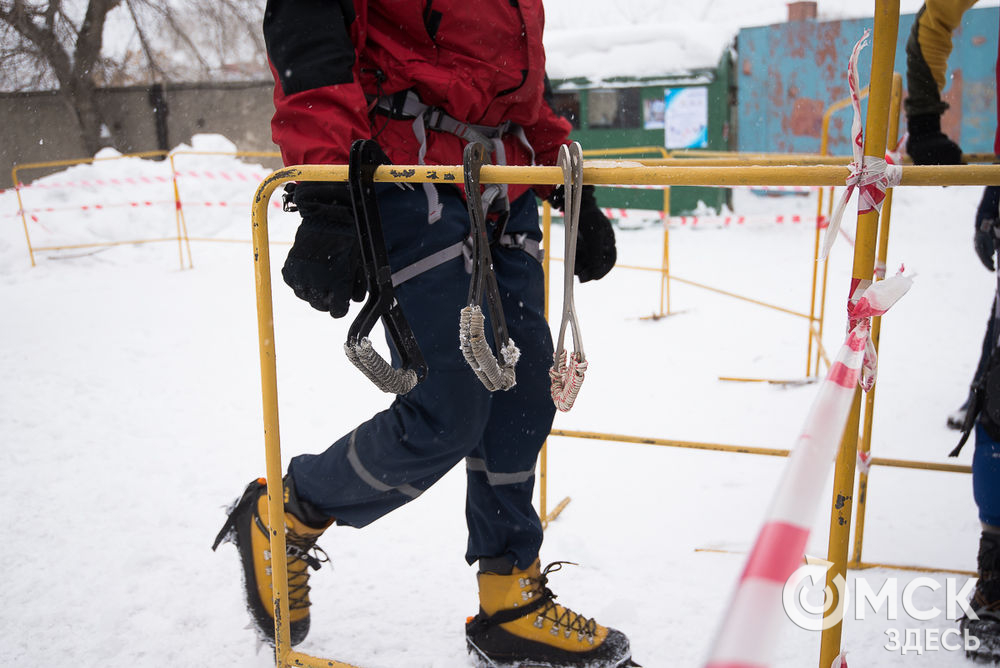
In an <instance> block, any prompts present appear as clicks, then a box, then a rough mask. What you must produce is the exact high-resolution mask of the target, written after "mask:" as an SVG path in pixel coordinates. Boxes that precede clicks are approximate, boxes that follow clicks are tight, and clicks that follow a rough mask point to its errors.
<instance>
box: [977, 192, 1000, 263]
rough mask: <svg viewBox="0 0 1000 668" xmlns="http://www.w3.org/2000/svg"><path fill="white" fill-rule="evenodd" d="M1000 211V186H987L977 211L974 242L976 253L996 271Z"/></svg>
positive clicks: (999, 236) (999, 237)
mask: <svg viewBox="0 0 1000 668" xmlns="http://www.w3.org/2000/svg"><path fill="white" fill-rule="evenodd" d="M998 211H1000V186H986V189H985V190H984V191H983V199H982V200H980V202H979V209H978V210H977V211H976V233H975V236H974V237H973V238H972V243H973V245H974V246H975V247H976V255H978V256H979V259H980V260H981V261H982V263H983V266H985V267H986V268H987V269H989V270H990V271H994V266H993V255H994V254H995V253H996V250H997V245H998V243H997V242H998V241H1000V225H998V223H997V219H998V218H1000V215H998Z"/></svg>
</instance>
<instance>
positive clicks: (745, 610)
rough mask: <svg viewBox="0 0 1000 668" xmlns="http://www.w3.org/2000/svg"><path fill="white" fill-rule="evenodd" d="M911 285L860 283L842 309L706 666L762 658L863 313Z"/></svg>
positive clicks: (834, 435)
mask: <svg viewBox="0 0 1000 668" xmlns="http://www.w3.org/2000/svg"><path fill="white" fill-rule="evenodd" d="M911 284H912V280H911V279H910V278H908V277H905V276H903V275H901V274H900V275H897V276H893V277H892V278H888V279H886V280H884V281H880V282H878V283H876V284H875V285H872V286H870V287H869V288H868V289H867V290H865V291H864V292H863V293H862V294H861V295H860V296H859V299H858V301H857V303H856V304H855V305H854V306H853V307H852V311H851V313H850V314H849V316H850V318H851V321H852V322H854V323H855V324H854V326H853V328H852V329H851V331H850V332H849V333H848V335H847V339H846V340H845V341H844V344H843V346H842V347H841V349H840V351H839V352H838V353H837V357H836V360H835V361H834V363H833V365H832V366H831V367H830V370H829V371H828V372H827V375H826V378H825V379H824V380H823V383H822V384H821V385H820V387H819V390H818V393H817V396H816V399H815V400H814V401H813V405H812V407H811V408H810V410H809V414H808V415H807V417H806V421H805V425H804V426H803V429H802V434H801V435H800V436H799V439H798V441H797V443H796V446H795V449H794V450H793V451H792V453H791V455H790V456H789V458H788V463H787V465H786V467H785V470H784V472H783V473H782V476H781V479H780V480H779V481H778V486H777V488H776V489H775V491H774V496H773V497H772V498H771V506H770V508H769V509H768V512H767V515H766V517H765V520H764V525H763V527H762V528H761V530H760V533H759V534H758V535H757V540H756V542H755V543H754V546H753V549H752V550H751V552H750V555H749V557H748V558H747V562H746V565H745V566H744V568H743V573H742V574H741V575H740V579H739V582H738V584H737V586H736V591H735V593H734V595H733V598H732V600H731V602H730V605H729V608H728V610H727V613H726V615H725V617H724V618H723V622H722V626H721V628H720V630H719V632H718V635H717V636H716V639H715V642H714V644H713V645H712V648H711V651H710V653H709V659H708V662H707V663H706V668H764V667H766V666H769V665H770V663H771V658H772V655H773V648H774V646H775V643H776V642H777V638H778V631H779V629H780V626H781V624H782V619H783V618H784V613H783V611H782V588H783V587H784V585H785V582H786V581H787V580H788V578H789V577H790V576H791V575H792V574H793V573H794V572H795V570H796V569H797V568H798V566H799V564H800V563H801V562H802V558H803V555H804V554H805V546H806V541H807V539H808V538H809V530H810V527H811V526H812V522H813V517H814V516H815V514H816V510H817V509H818V508H819V506H820V501H821V497H822V495H823V494H824V490H825V483H826V479H827V477H828V475H829V472H830V468H831V467H832V464H833V460H834V459H835V457H836V455H837V450H838V448H839V447H840V440H841V437H842V436H843V433H844V428H845V425H846V422H847V414H848V412H849V411H850V407H851V402H852V400H853V398H854V385H855V383H858V382H862V381H863V370H862V367H863V359H864V357H865V350H866V348H867V346H868V344H869V342H870V333H871V317H872V316H875V315H882V314H883V313H885V312H886V311H887V310H888V309H889V307H891V306H892V305H893V304H894V303H896V301H897V300H898V299H899V298H900V297H902V296H903V295H904V294H905V293H906V291H907V290H909V288H910V285H911ZM835 665H836V664H835Z"/></svg>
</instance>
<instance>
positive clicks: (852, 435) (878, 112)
mask: <svg viewBox="0 0 1000 668" xmlns="http://www.w3.org/2000/svg"><path fill="white" fill-rule="evenodd" d="M898 31H899V0H876V3H875V27H874V35H873V38H872V71H871V84H870V90H869V94H868V117H867V119H866V122H865V140H864V142H865V145H864V155H865V156H866V157H874V158H879V159H881V158H884V157H885V144H886V135H887V132H888V120H889V119H888V116H889V106H890V105H889V100H890V93H891V89H892V64H893V61H894V60H895V56H896V34H897V33H898ZM904 171H906V170H904ZM878 218H879V213H878V211H870V212H868V213H862V214H859V215H858V226H857V234H856V236H855V241H854V267H853V270H852V277H853V280H852V282H851V287H852V290H853V288H854V287H855V286H856V285H858V284H860V285H866V284H867V282H869V281H870V280H871V278H872V275H873V273H874V270H875V241H876V237H877V235H878ZM850 298H851V299H853V298H854V295H853V294H851V295H850ZM860 415H861V388H860V387H855V388H854V399H853V401H852V402H851V410H850V413H849V414H848V418H847V426H846V428H845V430H844V437H843V439H842V441H841V446H840V452H839V454H838V455H837V459H836V465H835V468H834V481H833V500H832V501H831V508H832V510H831V514H830V537H829V542H828V546H827V557H826V559H827V561H830V562H832V563H833V566H832V567H831V568H830V569H828V570H827V572H826V585H827V587H829V588H830V599H829V600H828V601H826V603H829V606H830V607H827V608H824V609H825V610H829V611H833V610H837V609H838V604H839V599H840V592H839V591H838V588H837V586H836V584H835V582H834V579H835V578H836V577H837V576H840V577H841V578H844V579H845V580H846V577H847V550H848V543H849V541H850V537H851V511H852V501H853V498H854V473H855V465H856V463H857V460H858V453H857V448H858V423H859V421H860ZM842 633H843V621H842V620H838V621H837V622H836V623H835V624H832V625H831V626H830V627H829V628H827V629H825V630H824V631H823V635H822V639H821V641H820V656H819V665H820V666H821V667H822V668H828V667H829V666H831V665H833V662H834V659H836V658H837V656H839V655H840V651H841V637H842Z"/></svg>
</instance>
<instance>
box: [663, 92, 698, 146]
mask: <svg viewBox="0 0 1000 668" xmlns="http://www.w3.org/2000/svg"><path fill="white" fill-rule="evenodd" d="M663 102H664V107H665V109H666V110H665V112H664V128H665V142H666V143H665V145H666V147H667V148H668V149H680V148H707V147H708V88H706V87H705V86H685V87H683V88H665V89H664V90H663Z"/></svg>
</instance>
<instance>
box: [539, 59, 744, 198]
mask: <svg viewBox="0 0 1000 668" xmlns="http://www.w3.org/2000/svg"><path fill="white" fill-rule="evenodd" d="M732 74H733V67H732V61H731V57H730V55H729V53H728V52H727V53H726V54H724V55H723V57H722V59H721V60H720V62H719V65H718V66H717V67H716V68H715V69H698V70H689V71H685V72H680V73H677V74H674V75H668V76H658V77H655V78H646V79H643V78H631V77H620V78H615V79H610V80H605V81H601V82H600V83H599V84H594V83H592V82H590V81H588V80H586V79H568V80H555V81H553V82H552V88H553V107H554V108H555V110H556V111H557V112H558V113H560V114H561V115H563V116H565V117H566V118H567V119H569V121H570V122H571V123H572V124H573V133H572V138H573V139H574V140H576V141H578V142H580V144H581V145H582V146H583V149H584V152H585V153H584V155H585V158H587V159H599V157H604V156H594V155H589V154H588V153H587V152H588V151H594V150H597V149H632V148H636V147H651V148H652V149H653V150H650V151H649V152H646V153H642V154H638V155H637V154H622V155H621V156H615V155H614V154H610V155H608V156H607V157H608V158H609V159H611V158H614V157H621V158H623V159H629V158H632V159H638V158H659V157H662V155H661V154H660V152H659V151H658V150H657V149H658V148H659V147H665V148H667V149H673V150H678V149H682V148H687V147H691V148H701V149H706V150H713V151H728V150H731V149H732V146H731V143H730V128H731V127H732V123H731V122H730V121H731V114H732V113H733V110H734V109H735V83H734V82H733V77H732ZM668 140H669V143H668ZM597 199H598V202H599V203H600V205H601V206H603V207H608V208H621V209H652V210H662V209H663V200H664V198H663V191H662V190H650V189H636V188H607V187H599V188H598V192H597ZM731 202H732V199H731V192H730V191H729V190H728V189H724V188H701V187H693V186H684V187H675V188H671V189H670V214H671V215H675V216H676V215H685V214H690V213H692V212H694V211H695V210H696V209H698V208H699V203H701V205H702V206H708V207H710V208H712V209H714V210H715V211H717V212H719V211H721V210H722V208H723V207H724V206H730V207H731Z"/></svg>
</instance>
